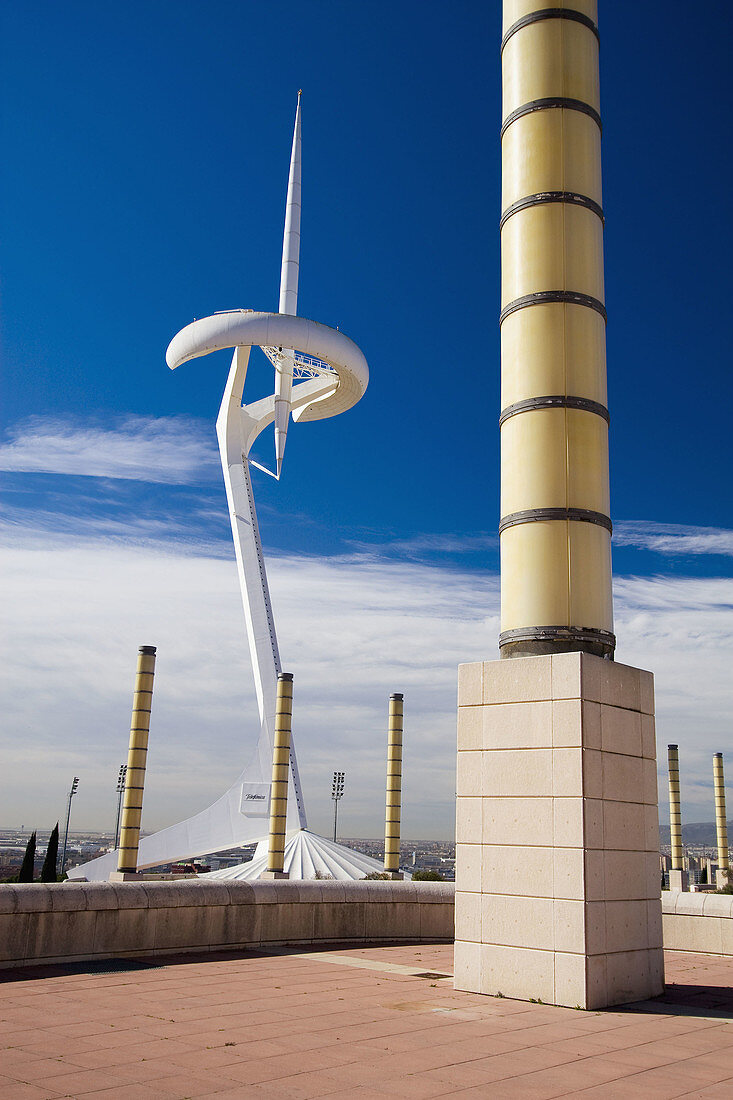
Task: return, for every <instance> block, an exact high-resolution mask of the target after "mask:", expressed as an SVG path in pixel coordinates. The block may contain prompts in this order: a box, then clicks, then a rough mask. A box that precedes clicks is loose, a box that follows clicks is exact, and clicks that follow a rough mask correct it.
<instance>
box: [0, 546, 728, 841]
mask: <svg viewBox="0 0 733 1100" xmlns="http://www.w3.org/2000/svg"><path fill="white" fill-rule="evenodd" d="M99 534H100V532H97V533H96V534H95V537H94V538H87V537H84V536H82V535H81V534H79V532H77V533H76V536H75V538H73V539H72V538H69V539H66V540H64V541H63V542H62V544H61V545H59V542H58V541H57V540H56V538H54V539H53V549H51V548H50V547H49V541H48V538H46V539H43V538H39V539H37V540H36V541H35V542H33V543H29V542H27V541H26V540H25V539H19V540H17V541H12V540H11V542H10V544H9V545H8V546H7V548H6V549H5V550H0V575H2V576H4V578H5V582H6V591H5V593H4V594H3V596H2V601H3V609H4V615H5V621H6V623H7V629H6V631H5V639H6V643H7V649H6V652H5V654H4V655H3V656H2V657H0V660H2V662H3V667H4V669H5V671H6V677H5V681H6V682H7V683H8V684H9V685H12V690H9V692H8V698H7V701H6V702H4V704H3V706H4V715H5V717H6V722H5V724H4V725H5V729H6V731H7V732H6V733H5V735H4V736H5V742H4V747H3V759H4V760H5V761H6V778H7V780H8V783H7V786H6V794H5V796H4V797H5V801H4V811H3V813H4V816H9V818H10V820H18V821H20V820H23V821H27V820H28V818H29V817H31V816H33V815H35V817H34V820H36V819H37V821H38V823H39V824H46V823H48V822H49V821H50V823H51V824H52V823H53V821H54V820H55V819H56V816H58V814H59V813H61V812H62V811H63V798H64V783H65V780H63V782H62V781H61V780H60V779H59V776H60V775H65V774H66V773H67V772H68V773H69V775H73V774H74V773H75V772H76V774H80V775H82V787H81V788H80V793H79V796H78V799H77V801H76V802H75V814H76V820H77V822H78V824H79V825H80V826H83V825H84V824H89V825H93V824H95V823H104V822H105V821H106V820H108V819H109V820H110V824H112V823H113V818H114V781H115V776H116V770H117V767H118V765H119V763H120V761H121V760H122V759H123V758H124V753H125V751H126V744H127V725H128V723H129V706H130V692H131V690H132V675H133V668H134V659H135V653H136V650H137V646H138V645H140V644H141V643H152V644H157V645H158V646H159V659H158V672H159V675H158V677H157V680H156V695H155V701H154V724H153V734H152V737H151V755H150V772H149V783H148V788H147V790H146V824H147V826H148V827H150V828H152V827H154V826H155V827H157V826H159V825H163V824H166V823H169V822H171V821H173V820H177V819H179V818H180V817H181V816H182V815H183V814H184V813H191V812H194V811H195V810H197V809H201V808H203V806H204V805H206V804H207V802H208V801H209V800H211V799H213V798H214V797H216V796H217V795H218V794H219V793H221V791H222V790H223V789H224V788H225V787H226V785H227V784H228V783H229V782H230V781H231V780H232V779H233V777H234V776H235V775H236V773H237V771H238V770H239V768H240V767H241V765H242V763H243V761H244V760H245V759H246V757H247V756H248V754H249V752H250V751H251V749H252V747H253V745H254V742H255V739H256V734H257V720H256V703H255V699H254V692H253V690H252V687H251V674H250V671H249V656H248V651H247V646H246V638H245V630H244V622H243V617H242V610H241V601H240V596H239V591H238V587H237V578H236V569H235V567H234V563H233V561H231V560H230V554H228V555H227V558H228V560H223V558H222V557H218V556H217V555H216V554H215V553H214V552H213V551H212V548H211V547H210V546H209V545H208V543H207V542H206V541H205V540H204V539H201V541H199V542H196V541H191V542H189V543H188V544H187V545H185V546H182V545H181V544H180V543H179V541H178V539H177V538H172V539H168V540H166V538H165V532H164V531H163V530H155V531H151V530H150V529H149V528H148V529H141V530H140V531H137V532H135V534H136V536H137V538H138V542H137V543H136V544H135V543H132V542H128V543H123V542H117V541H113V540H110V539H104V538H100V537H98V536H99ZM219 552H220V551H219ZM268 573H269V578H270V586H271V591H272V598H273V603H274V609H275V617H276V622H277V626H278V635H279V640H280V647H281V652H282V656H283V660H284V661H285V662H286V664H287V666H288V667H289V669H290V670H291V671H293V672H294V673H295V677H296V720H295V729H296V741H297V746H298V754H299V760H300V765H301V771H302V776H303V783H304V789H305V795H306V802H307V805H308V811H309V815H310V818H311V823H312V825H313V826H314V827H315V828H317V829H320V830H327V829H328V828H329V815H330V811H331V806H330V801H329V793H330V789H329V783H330V772H331V771H332V770H333V768H334V767H339V766H344V767H345V768H346V770H347V772H348V780H349V788H348V797H347V798H346V799H345V800H344V805H343V807H342V809H343V827H344V830H345V831H347V832H350V833H352V834H357V835H358V834H374V835H378V832H379V829H380V828H381V815H382V812H383V801H384V768H385V763H384V740H385V722H386V701H387V697H388V694H389V692H391V691H403V692H404V693H405V704H406V715H407V721H406V735H405V746H406V748H405V792H404V795H405V797H404V815H403V820H404V823H405V824H404V828H405V831H406V835H409V834H412V835H413V836H414V835H421V834H422V835H448V834H450V832H451V829H452V821H453V812H454V810H453V797H454V783H455V772H454V760H455V702H456V695H455V691H456V666H457V665H458V663H459V662H461V661H472V660H482V659H494V658H496V656H497V648H496V647H497V636H498V631H499V621H498V610H499V591H498V577H497V575H496V573H495V572H483V571H482V572H471V571H469V570H466V569H458V568H456V566H455V564H453V565H452V566H451V567H450V568H441V567H439V566H438V565H436V564H435V563H429V564H425V563H422V562H414V561H404V560H395V559H390V558H385V559H382V560H378V559H376V558H374V557H373V556H372V555H371V554H363V555H361V556H359V555H358V554H353V553H352V554H350V555H349V556H348V557H347V556H342V557H330V558H325V557H321V558H319V557H317V556H315V555H311V556H308V557H303V556H299V555H294V554H287V555H286V554H281V555H279V556H275V557H270V558H269V559H268ZM730 603H731V601H730V582H729V581H728V580H726V579H719V578H696V579H692V580H691V579H686V578H685V579H683V578H679V577H675V578H667V577H621V578H619V579H618V580H617V583H616V620H617V622H616V630H617V634H618V637H619V650H618V654H617V656H618V659H619V660H621V661H624V662H627V663H629V664H636V665H640V666H641V667H646V668H650V669H651V670H652V671H653V672H654V673H655V678H656V686H657V719H658V736H659V744H660V756H661V757H663V756H664V745H665V744H666V743H667V741H676V742H677V743H679V745H680V752H681V756H682V758H683V761H684V767H685V776H684V779H685V786H684V792H683V798H684V799H685V803H686V812H685V818H686V820H703V819H705V818H706V817H707V818H708V819H710V818H711V815H712V801H711V799H710V797H709V796H710V782H709V771H710V754H711V753H712V752H713V751H716V750H718V749H720V748H721V747H723V748H724V747H725V744H726V743H727V738H728V729H729V722H730V687H729V680H730V668H729V660H730V657H729V655H730V652H731V649H733V609H731V606H730ZM79 768H83V771H82V772H79V770H78V769H79Z"/></svg>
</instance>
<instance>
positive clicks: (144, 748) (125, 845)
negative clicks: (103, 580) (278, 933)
mask: <svg viewBox="0 0 733 1100" xmlns="http://www.w3.org/2000/svg"><path fill="white" fill-rule="evenodd" d="M155 653H156V648H155V646H154V645H141V646H140V649H139V650H138V657H137V672H136V675H135V694H134V695H133V700H132V721H131V722H130V747H129V750H128V754H127V772H126V775H125V793H124V796H123V802H122V823H121V827H120V846H119V857H118V863H117V870H118V872H122V873H125V874H134V873H135V872H136V871H137V853H138V847H139V845H140V823H141V821H142V813H143V789H144V786H145V766H146V762H147V754H148V735H149V733H150V711H151V707H152V703H153V679H154V676H155Z"/></svg>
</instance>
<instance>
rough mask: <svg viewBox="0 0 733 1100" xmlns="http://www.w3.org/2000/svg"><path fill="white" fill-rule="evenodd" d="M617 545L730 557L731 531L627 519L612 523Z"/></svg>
mask: <svg viewBox="0 0 733 1100" xmlns="http://www.w3.org/2000/svg"><path fill="white" fill-rule="evenodd" d="M613 541H614V543H615V544H616V545H617V546H633V547H635V548H636V549H639V550H653V551H654V552H655V553H657V554H676V555H680V556H685V555H688V554H723V555H725V556H726V557H733V530H729V529H727V528H724V527H686V526H682V525H678V524H674V523H651V522H646V521H639V520H627V521H625V522H620V523H617V524H615V526H614V531H613Z"/></svg>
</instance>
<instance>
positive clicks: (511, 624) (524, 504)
mask: <svg viewBox="0 0 733 1100" xmlns="http://www.w3.org/2000/svg"><path fill="white" fill-rule="evenodd" d="M596 18H597V16H596V3H595V0H566V2H563V3H560V4H557V5H554V6H552V7H550V6H547V5H543V4H542V3H540V2H539V0H534V2H533V0H504V38H503V42H502V74H503V123H502V129H501V133H502V186H503V194H502V215H501V223H500V224H501V257H502V292H501V318H500V323H501V362H502V382H501V385H502V397H501V407H502V411H501V416H500V425H501V469H502V479H501V522H500V525H499V532H500V545H501V634H500V638H499V646H500V650H501V656H502V657H516V656H528V655H536V654H543V653H560V652H566V651H569V650H572V651H577V650H582V651H585V652H588V653H594V654H596V655H598V656H601V657H612V656H613V651H614V647H615V637H614V635H613V607H612V600H611V520H610V518H609V509H610V501H609V476H608V421H609V414H608V409H607V396H606V349H605V344H606V335H605V324H606V309H605V306H604V287H603V210H602V207H601V200H602V196H601V118H600V114H599V111H600V101H599V79H598V29H597V27H596Z"/></svg>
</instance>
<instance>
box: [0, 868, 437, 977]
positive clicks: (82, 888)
mask: <svg viewBox="0 0 733 1100" xmlns="http://www.w3.org/2000/svg"><path fill="white" fill-rule="evenodd" d="M452 939H453V883H447V882H446V883H442V882H419V883H418V882H415V883H412V882H380V881H374V882H350V883H341V882H287V881H285V882H272V883H269V882H268V883H266V882H256V883H248V882H232V883H224V882H212V881H203V880H198V881H197V880H186V881H183V882H145V883H129V882H126V883H79V884H73V885H71V884H66V883H64V884H52V885H45V884H40V883H39V884H37V885H36V884H28V885H22V886H20V885H17V886H16V885H0V968H8V967H15V966H31V965H37V964H40V963H51V962H70V961H74V960H76V961H79V960H88V959H105V958H112V957H114V956H116V955H124V956H126V957H132V956H135V955H156V954H171V953H183V952H190V951H220V950H235V949H237V948H258V947H266V946H274V945H283V944H313V943H324V944H327V943H336V942H346V943H348V942H353V943H371V942H378V941H380V940H381V941H384V940H412V941H424V942H435V941H437V940H448V941H452Z"/></svg>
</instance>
